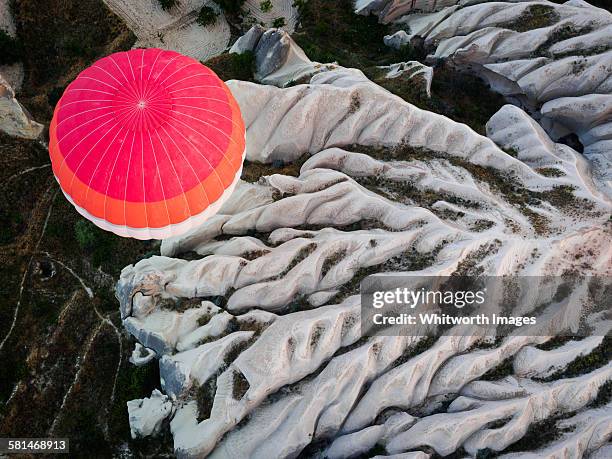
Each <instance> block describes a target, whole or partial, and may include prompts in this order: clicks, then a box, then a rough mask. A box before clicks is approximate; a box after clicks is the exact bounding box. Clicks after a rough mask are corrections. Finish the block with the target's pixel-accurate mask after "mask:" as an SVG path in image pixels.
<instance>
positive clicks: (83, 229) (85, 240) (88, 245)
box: [74, 220, 97, 250]
mask: <svg viewBox="0 0 612 459" xmlns="http://www.w3.org/2000/svg"><path fill="white" fill-rule="evenodd" d="M74 234H75V236H76V240H77V242H78V243H79V246H80V247H81V248H82V249H85V250H93V249H94V248H95V246H96V239H97V237H96V228H95V226H94V225H93V223H90V222H88V221H87V220H78V221H77V222H76V224H75V225H74Z"/></svg>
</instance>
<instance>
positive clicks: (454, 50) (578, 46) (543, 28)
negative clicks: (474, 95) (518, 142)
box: [376, 0, 612, 187]
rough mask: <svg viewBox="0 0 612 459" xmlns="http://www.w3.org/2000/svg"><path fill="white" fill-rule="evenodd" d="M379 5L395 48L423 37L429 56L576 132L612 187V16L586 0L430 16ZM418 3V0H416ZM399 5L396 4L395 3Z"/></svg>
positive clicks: (564, 131)
mask: <svg viewBox="0 0 612 459" xmlns="http://www.w3.org/2000/svg"><path fill="white" fill-rule="evenodd" d="M396 3H398V4H401V5H396ZM410 3H411V2H390V5H392V6H397V8H395V9H394V10H393V11H397V14H395V15H391V16H389V14H390V13H389V10H385V9H384V8H383V9H380V10H376V11H378V14H379V16H380V18H381V20H383V21H387V20H397V21H398V22H399V24H398V25H399V27H400V28H402V29H405V30H399V31H398V32H396V33H395V34H394V35H391V36H388V37H386V38H385V42H386V43H387V44H388V45H389V46H393V47H396V48H399V47H401V46H405V45H409V44H411V43H412V44H416V43H417V42H420V41H422V42H424V46H425V49H426V50H427V52H428V53H429V57H428V59H429V60H432V61H435V60H438V59H445V60H446V61H447V62H449V63H452V65H454V66H455V67H457V68H458V69H460V70H464V71H470V72H473V73H475V74H477V75H479V76H481V77H482V78H484V79H485V80H487V81H488V82H489V84H490V85H491V87H492V88H493V89H494V90H495V91H497V92H499V93H501V94H503V95H504V96H506V97H507V98H508V100H510V101H512V102H513V103H515V104H517V105H520V106H522V107H523V108H525V109H526V110H527V111H528V112H530V113H531V114H532V115H533V116H534V117H535V118H536V119H537V120H538V121H539V122H540V123H541V124H542V126H544V128H545V129H546V130H547V132H548V133H549V134H550V135H551V136H553V138H555V139H559V138H563V137H564V136H566V135H568V134H576V135H577V136H578V137H579V139H580V141H581V143H582V144H583V146H584V154H585V155H586V156H587V157H588V158H589V159H590V160H591V161H592V164H593V169H594V172H595V178H596V180H597V181H598V182H599V183H600V186H602V187H611V186H612V185H611V183H612V175H610V174H611V172H610V171H612V153H611V152H612V146H611V144H610V133H611V132H612V122H611V121H610V119H611V118H610V116H609V114H610V94H611V93H612V77H611V75H612V74H611V72H610V68H611V66H612V51H611V50H610V46H611V44H612V42H611V40H610V36H611V33H612V14H611V13H610V12H609V11H605V10H603V9H600V8H595V7H592V6H591V5H589V4H588V3H586V2H584V1H582V0H570V1H568V2H565V3H564V4H555V3H552V2H548V1H535V2H534V1H526V2H475V3H476V4H474V5H472V4H471V3H474V2H451V3H457V5H454V6H450V7H447V8H444V9H442V10H440V11H438V12H436V13H431V14H407V15H404V14H405V13H406V11H408V10H406V8H404V10H402V8H400V6H403V5H405V4H410ZM412 3H414V2H412ZM392 9H393V8H392Z"/></svg>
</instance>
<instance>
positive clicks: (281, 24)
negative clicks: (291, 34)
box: [272, 17, 287, 29]
mask: <svg viewBox="0 0 612 459" xmlns="http://www.w3.org/2000/svg"><path fill="white" fill-rule="evenodd" d="M286 24H287V23H286V22H285V18H282V17H281V18H276V19H275V20H274V21H272V27H276V28H277V29H280V28H281V27H284V26H285V25H286Z"/></svg>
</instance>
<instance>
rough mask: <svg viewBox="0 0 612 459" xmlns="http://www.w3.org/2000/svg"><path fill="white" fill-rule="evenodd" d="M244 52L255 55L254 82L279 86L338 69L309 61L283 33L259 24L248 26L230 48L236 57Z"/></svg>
mask: <svg viewBox="0 0 612 459" xmlns="http://www.w3.org/2000/svg"><path fill="white" fill-rule="evenodd" d="M247 51H251V52H253V54H254V55H255V74H254V76H255V80H256V81H258V82H260V83H263V84H270V85H274V86H279V87H284V86H287V85H291V84H294V83H296V82H299V81H303V80H304V79H306V80H308V79H309V78H310V77H311V76H312V75H314V74H316V73H319V72H325V71H327V70H331V69H334V68H337V67H338V66H337V65H335V64H320V63H318V62H312V61H311V60H310V59H309V58H308V56H306V54H304V51H302V49H301V48H300V47H299V46H298V45H297V44H296V43H295V42H294V41H293V39H292V38H291V36H290V35H289V34H288V33H287V32H286V31H284V30H282V29H267V30H266V29H265V28H263V27H262V26H260V25H255V26H253V27H251V29H249V31H248V32H247V33H246V34H245V35H243V36H242V37H240V38H239V39H238V40H237V41H236V43H234V45H233V46H232V48H231V49H230V53H237V54H242V53H244V52H247Z"/></svg>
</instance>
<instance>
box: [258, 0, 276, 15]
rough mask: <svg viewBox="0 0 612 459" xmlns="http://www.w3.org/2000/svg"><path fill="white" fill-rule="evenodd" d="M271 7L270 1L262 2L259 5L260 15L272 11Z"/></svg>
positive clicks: (264, 0)
mask: <svg viewBox="0 0 612 459" xmlns="http://www.w3.org/2000/svg"><path fill="white" fill-rule="evenodd" d="M272 6H273V5H272V0H263V1H262V2H260V3H259V9H260V10H261V11H262V13H269V12H270V11H272Z"/></svg>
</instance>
